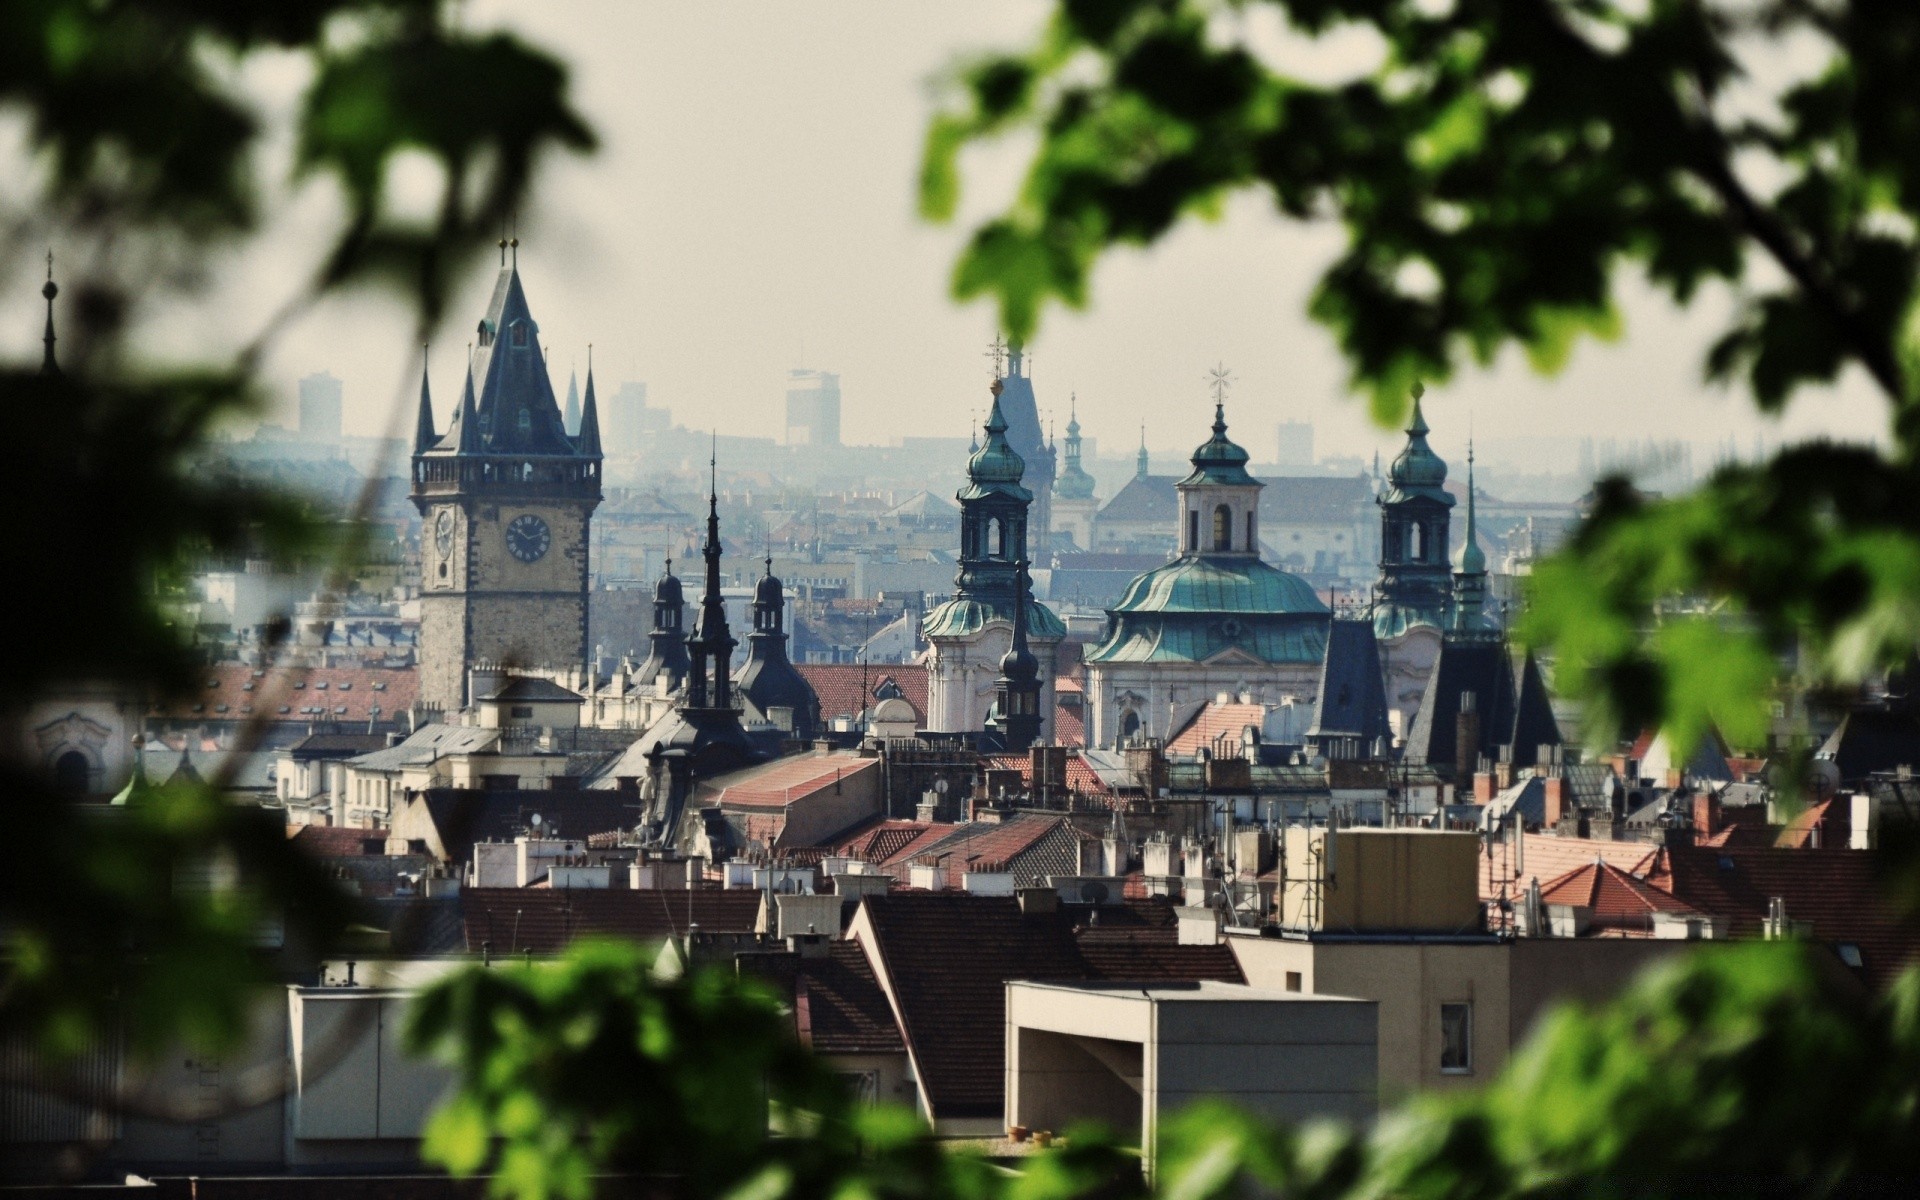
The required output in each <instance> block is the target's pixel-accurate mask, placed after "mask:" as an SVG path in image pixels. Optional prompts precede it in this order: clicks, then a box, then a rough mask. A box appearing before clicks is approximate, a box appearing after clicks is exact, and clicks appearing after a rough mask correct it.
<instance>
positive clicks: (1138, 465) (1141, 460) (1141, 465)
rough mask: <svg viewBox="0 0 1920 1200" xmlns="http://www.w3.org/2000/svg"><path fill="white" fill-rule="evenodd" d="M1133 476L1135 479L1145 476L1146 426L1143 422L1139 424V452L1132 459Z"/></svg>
mask: <svg viewBox="0 0 1920 1200" xmlns="http://www.w3.org/2000/svg"><path fill="white" fill-rule="evenodd" d="M1133 477H1134V478H1135V479H1145V478H1146V477H1147V427H1146V424H1145V423H1144V422H1143V423H1142V424H1141V426H1140V453H1139V455H1138V456H1137V457H1136V458H1135V459H1134V465H1133Z"/></svg>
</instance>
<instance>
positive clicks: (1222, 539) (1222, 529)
mask: <svg viewBox="0 0 1920 1200" xmlns="http://www.w3.org/2000/svg"><path fill="white" fill-rule="evenodd" d="M1213 548H1214V549H1215V550H1216V551H1219V550H1231V549H1233V510H1232V509H1230V508H1228V507H1227V506H1226V505H1224V504H1222V505H1219V506H1218V507H1216V508H1215V509H1214V510H1213Z"/></svg>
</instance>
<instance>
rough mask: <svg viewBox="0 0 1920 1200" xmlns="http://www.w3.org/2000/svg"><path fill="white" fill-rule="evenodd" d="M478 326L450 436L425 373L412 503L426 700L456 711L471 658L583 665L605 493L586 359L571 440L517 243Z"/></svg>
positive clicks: (462, 700)
mask: <svg viewBox="0 0 1920 1200" xmlns="http://www.w3.org/2000/svg"><path fill="white" fill-rule="evenodd" d="M507 249H508V245H507V244H506V243H503V244H502V246H501V264H500V275H499V278H498V279H497V280H496V281H495V283H494V289H493V299H492V301H491V302H490V303H489V304H488V306H487V315H486V316H485V317H484V318H482V319H481V321H480V324H479V327H478V328H477V329H476V331H475V335H476V336H475V342H474V345H473V346H472V348H471V354H470V357H469V360H468V364H467V377H466V383H465V385H464V387H463V388H462V390H461V394H460V402H459V405H458V407H457V408H456V409H455V410H454V414H453V418H452V420H451V422H450V423H449V426H448V428H447V431H446V433H444V434H440V433H438V431H437V428H436V426H435V424H434V417H433V402H432V398H431V396H430V395H429V392H428V385H427V380H426V377H425V373H424V370H423V373H422V378H421V381H420V409H419V414H418V417H417V421H416V425H415V436H414V450H413V503H414V506H415V507H416V508H418V509H419V510H420V516H421V520H422V522H423V527H424V528H423V539H422V540H423V541H424V543H425V544H424V546H423V553H422V556H421V559H422V561H421V581H420V698H421V700H422V701H424V702H425V703H426V704H428V705H431V706H436V707H438V708H440V709H441V710H442V711H444V712H447V713H451V712H453V711H455V710H458V709H460V708H462V707H464V706H465V705H466V704H467V702H468V700H469V697H468V696H467V694H466V691H467V669H468V667H469V666H471V665H472V664H473V663H476V662H483V661H484V662H494V663H501V664H505V665H509V666H519V667H555V668H577V667H580V666H582V665H584V664H585V663H586V661H587V546H588V526H589V522H590V521H591V520H592V517H593V510H594V508H595V507H596V506H598V505H599V503H600V459H601V455H600V427H599V412H598V409H597V405H596V403H595V397H594V390H593V368H592V366H591V365H589V366H588V368H587V396H586V404H585V407H584V408H583V410H582V412H581V417H580V431H579V434H578V436H569V435H568V434H567V431H566V426H565V424H564V422H563V421H562V418H561V415H560V406H559V403H558V402H557V401H556V400H555V398H554V394H553V384H552V381H551V380H549V379H548V377H547V369H546V361H545V357H544V355H542V353H541V350H540V337H539V334H540V327H539V325H538V324H537V323H536V322H535V321H534V319H533V314H532V312H531V311H530V310H529V309H528V307H527V297H526V292H525V291H524V290H523V289H522V287H521V283H520V271H519V265H518V250H517V247H515V254H514V257H513V258H512V259H509V258H508V257H507V253H506V252H507Z"/></svg>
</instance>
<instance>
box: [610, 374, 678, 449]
mask: <svg viewBox="0 0 1920 1200" xmlns="http://www.w3.org/2000/svg"><path fill="white" fill-rule="evenodd" d="M672 424H673V416H672V414H671V413H669V412H668V411H667V410H666V409H664V408H649V407H647V385H646V384H644V383H634V382H632V381H629V382H627V383H623V384H621V385H620V390H619V391H617V392H615V393H614V394H613V402H612V403H611V404H609V405H608V406H607V429H608V439H609V440H608V442H607V453H608V454H643V453H645V452H646V449H647V438H649V437H651V436H654V435H656V434H661V433H665V432H666V431H667V428H668V427H669V426H670V425H672Z"/></svg>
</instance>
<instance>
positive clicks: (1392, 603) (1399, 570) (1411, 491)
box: [1373, 386, 1453, 638]
mask: <svg viewBox="0 0 1920 1200" xmlns="http://www.w3.org/2000/svg"><path fill="white" fill-rule="evenodd" d="M1421 394H1422V389H1420V388H1419V387H1418V386H1416V387H1415V388H1414V393H1413V420H1412V421H1411V422H1410V423H1409V424H1408V425H1407V444H1406V447H1405V448H1404V449H1403V450H1401V451H1400V456H1399V457H1398V458H1396V459H1394V460H1393V465H1392V466H1391V467H1389V468H1388V469H1387V488H1386V491H1385V492H1383V493H1382V494H1381V496H1380V589H1379V593H1378V598H1377V600H1376V602H1375V604H1374V610H1373V627H1374V632H1375V633H1376V634H1377V635H1378V636H1380V637H1382V638H1392V637H1397V636H1399V635H1400V634H1403V633H1405V632H1407V631H1408V630H1409V629H1412V628H1414V627H1416V626H1421V625H1425V626H1429V627H1431V628H1434V629H1445V628H1446V627H1447V626H1448V624H1450V623H1451V618H1452V613H1453V580H1452V578H1451V573H1452V566H1451V564H1450V563H1449V562H1448V561H1447V547H1448V545H1449V543H1448V541H1447V527H1448V524H1449V522H1450V521H1451V517H1452V509H1453V497H1452V496H1451V495H1449V494H1448V492H1447V487H1446V484H1447V464H1446V463H1445V462H1444V461H1442V460H1441V458H1440V456H1439V455H1438V454H1435V453H1434V452H1433V447H1431V446H1429V445H1427V433H1428V426H1427V419H1426V417H1425V416H1424V415H1423V414H1422V413H1421V411H1420V397H1421Z"/></svg>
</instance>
